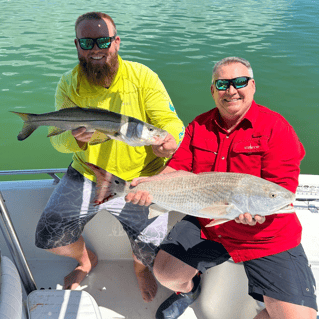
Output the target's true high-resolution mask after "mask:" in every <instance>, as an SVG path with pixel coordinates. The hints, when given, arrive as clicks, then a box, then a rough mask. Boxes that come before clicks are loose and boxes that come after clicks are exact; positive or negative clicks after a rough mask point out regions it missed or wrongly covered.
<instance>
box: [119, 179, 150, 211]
mask: <svg viewBox="0 0 319 319" xmlns="http://www.w3.org/2000/svg"><path fill="white" fill-rule="evenodd" d="M146 179H147V177H138V178H134V179H133V180H132V182H131V186H132V187H135V186H137V185H138V184H140V183H142V182H143V181H146ZM125 201H126V202H131V203H132V204H135V205H140V206H149V205H151V204H152V201H153V196H152V195H150V193H149V192H147V191H143V190H140V191H137V192H136V193H128V194H127V195H126V196H125Z"/></svg>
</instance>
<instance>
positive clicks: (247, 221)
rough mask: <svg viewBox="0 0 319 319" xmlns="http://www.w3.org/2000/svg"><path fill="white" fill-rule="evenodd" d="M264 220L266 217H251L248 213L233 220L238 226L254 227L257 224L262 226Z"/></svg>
mask: <svg viewBox="0 0 319 319" xmlns="http://www.w3.org/2000/svg"><path fill="white" fill-rule="evenodd" d="M265 220H266V217H264V216H260V215H255V216H254V217H253V216H251V215H250V214H249V213H245V214H240V215H239V216H238V217H237V218H235V222H236V223H238V224H240V223H241V224H244V225H250V226H255V225H256V224H257V223H259V224H262V223H264V222H265Z"/></svg>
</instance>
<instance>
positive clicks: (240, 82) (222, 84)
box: [214, 76, 252, 91]
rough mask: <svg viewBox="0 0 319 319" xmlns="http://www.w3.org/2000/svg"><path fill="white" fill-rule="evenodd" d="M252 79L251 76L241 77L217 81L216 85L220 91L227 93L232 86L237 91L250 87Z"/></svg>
mask: <svg viewBox="0 0 319 319" xmlns="http://www.w3.org/2000/svg"><path fill="white" fill-rule="evenodd" d="M251 79H252V78H250V77H249V76H240V77H239V78H234V79H230V80H216V81H215V82H214V84H215V87H216V89H217V90H218V91H226V90H227V89H228V88H229V87H230V85H232V86H233V87H234V88H235V89H242V88H244V87H246V86H247V85H248V81H249V80H251Z"/></svg>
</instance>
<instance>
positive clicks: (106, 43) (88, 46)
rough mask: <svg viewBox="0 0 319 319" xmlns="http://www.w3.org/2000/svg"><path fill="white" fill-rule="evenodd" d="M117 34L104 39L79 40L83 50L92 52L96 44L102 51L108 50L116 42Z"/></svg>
mask: <svg viewBox="0 0 319 319" xmlns="http://www.w3.org/2000/svg"><path fill="white" fill-rule="evenodd" d="M115 37H116V34H115V35H113V37H103V38H97V39H92V38H82V39H78V38H77V39H78V41H79V44H80V47H81V49H83V50H92V49H93V48H94V44H95V43H96V45H97V46H98V47H99V48H100V49H108V48H109V47H110V46H111V44H112V42H113V41H114V40H115Z"/></svg>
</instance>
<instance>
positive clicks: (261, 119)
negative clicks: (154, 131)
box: [168, 101, 305, 262]
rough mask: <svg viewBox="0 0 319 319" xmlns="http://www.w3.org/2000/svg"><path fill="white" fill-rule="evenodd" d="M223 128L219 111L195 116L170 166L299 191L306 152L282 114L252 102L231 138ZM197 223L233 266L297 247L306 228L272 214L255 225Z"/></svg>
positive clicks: (288, 217)
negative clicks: (233, 175) (259, 179)
mask: <svg viewBox="0 0 319 319" xmlns="http://www.w3.org/2000/svg"><path fill="white" fill-rule="evenodd" d="M219 123H220V116H219V112H218V110H217V108H214V109H212V110H210V111H208V112H206V113H204V114H201V115H199V116H197V117H196V118H195V119H194V120H193V122H191V123H190V124H189V125H188V127H187V129H186V132H185V137H184V140H183V142H182V143H181V145H180V147H179V149H178V150H177V152H176V153H175V154H174V156H173V157H172V159H171V160H170V161H169V162H168V166H170V167H172V168H174V169H176V170H185V171H190V172H193V173H201V172H209V171H217V172H235V173H247V174H251V175H255V176H258V177H262V178H264V179H267V180H269V181H271V182H274V183H277V184H279V185H281V186H283V187H285V188H286V189H288V190H290V191H292V192H295V191H296V189H297V186H298V175H299V172H300V169H299V166H300V162H301V160H302V158H303V157H304V155H305V151H304V148H303V146H302V144H301V142H300V141H299V139H298V137H297V135H296V133H295V131H294V129H293V128H292V126H291V125H290V124H289V123H288V122H287V121H286V120H285V119H284V118H283V117H282V116H281V115H280V114H278V113H276V112H274V111H271V110H270V109H268V108H266V107H264V106H261V105H258V104H256V103H255V102H254V101H253V103H252V105H251V107H250V109H249V110H248V112H247V113H246V115H245V117H244V118H243V120H242V121H241V122H240V123H239V125H238V126H237V127H236V128H235V129H234V130H233V131H232V132H231V133H228V132H227V131H226V130H225V129H223V128H222V127H221V126H220V124H219ZM198 220H199V222H200V224H201V226H202V236H203V238H206V239H209V240H214V241H217V242H220V243H222V244H223V246H224V247H225V248H226V249H227V251H228V252H229V254H230V255H231V257H232V258H233V260H234V261H235V262H242V261H246V260H250V259H255V258H260V257H264V256H269V255H272V254H276V253H279V252H282V251H285V250H288V249H290V248H293V247H296V246H297V245H298V244H299V243H300V240H301V231H302V228H301V224H300V222H299V220H298V217H297V215H296V214H295V213H293V214H275V215H270V216H267V217H266V221H265V222H264V223H263V224H257V225H255V226H249V225H244V224H238V223H236V222H235V221H230V222H227V223H224V224H221V225H217V226H214V227H205V225H206V224H208V223H209V222H210V221H211V220H209V219H203V218H198Z"/></svg>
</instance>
